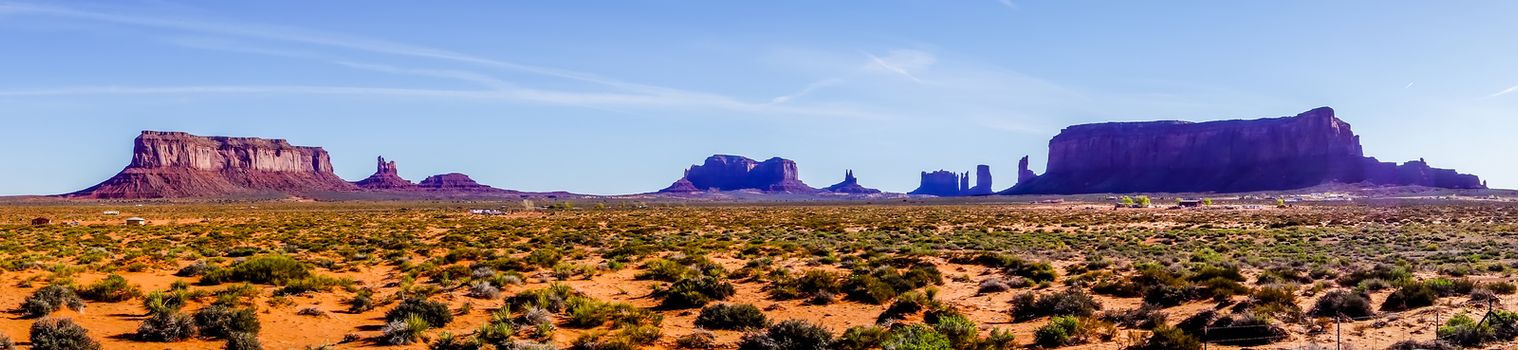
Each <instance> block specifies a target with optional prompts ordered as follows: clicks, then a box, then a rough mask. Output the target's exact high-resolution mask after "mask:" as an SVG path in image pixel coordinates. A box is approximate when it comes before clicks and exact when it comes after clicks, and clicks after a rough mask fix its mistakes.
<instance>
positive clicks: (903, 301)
mask: <svg viewBox="0 0 1518 350" xmlns="http://www.w3.org/2000/svg"><path fill="white" fill-rule="evenodd" d="M937 296H938V290H937V289H934V288H928V289H924V290H921V291H911V292H907V293H906V294H902V295H901V297H899V298H896V301H894V302H891V306H890V307H887V308H886V310H885V311H882V312H881V313H880V317H878V318H876V320H875V321H876V323H885V322H889V321H893V320H900V319H903V318H905V317H906V316H907V315H911V314H916V313H918V312H920V311H923V310H932V309H938V308H941V307H942V304H940V303H939V302H938V300H937V299H936V298H937Z"/></svg>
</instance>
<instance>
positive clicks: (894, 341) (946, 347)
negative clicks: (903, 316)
mask: <svg viewBox="0 0 1518 350" xmlns="http://www.w3.org/2000/svg"><path fill="white" fill-rule="evenodd" d="M883 345H884V348H886V349H893V350H953V349H954V346H953V344H952V343H951V342H950V341H949V338H948V337H945V336H944V335H943V334H940V333H938V331H936V330H934V329H933V328H930V327H927V326H923V325H920V324H914V325H910V326H905V327H901V328H897V329H893V330H891V333H890V335H889V336H887V337H886V340H885V343H884V344H883Z"/></svg>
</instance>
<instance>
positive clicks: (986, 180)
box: [960, 164, 996, 196]
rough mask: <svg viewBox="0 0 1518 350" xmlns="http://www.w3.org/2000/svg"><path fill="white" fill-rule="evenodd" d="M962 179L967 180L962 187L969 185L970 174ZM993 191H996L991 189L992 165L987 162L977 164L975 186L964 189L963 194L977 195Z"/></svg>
mask: <svg viewBox="0 0 1518 350" xmlns="http://www.w3.org/2000/svg"><path fill="white" fill-rule="evenodd" d="M960 181H963V182H965V184H964V185H961V186H960V187H969V186H968V185H969V181H970V177H969V176H965V178H964V179H963V180H960ZM992 192H996V191H995V190H992V189H991V166H990V165H985V164H981V165H977V166H975V187H969V188H967V189H965V190H964V191H963V194H964V195H970V196H976V195H986V194H991V193H992Z"/></svg>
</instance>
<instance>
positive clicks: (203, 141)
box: [65, 131, 356, 199]
mask: <svg viewBox="0 0 1518 350" xmlns="http://www.w3.org/2000/svg"><path fill="white" fill-rule="evenodd" d="M355 188H356V187H355V186H354V185H353V184H351V183H348V182H347V181H343V179H342V178H339V177H338V176H337V175H336V174H334V173H333V172H332V161H331V159H330V157H329V156H328V155H327V151H325V150H323V149H321V148H320V147H301V146H292V145H290V143H289V142H286V141H285V140H280V139H260V138H250V137H219V136H216V137H205V136H195V135H190V134H188V133H183V132H160V131H143V132H142V134H141V135H138V136H137V139H136V141H135V142H134V145H133V149H132V161H131V163H130V164H128V165H127V166H126V168H125V169H123V170H122V171H121V172H120V173H118V174H116V175H115V176H113V177H111V178H110V179H107V180H105V182H101V183H100V184H98V185H95V186H93V187H90V188H86V189H84V190H81V191H79V192H74V193H70V194H67V195H65V196H68V197H81V198H109V199H142V198H181V197H219V196H235V195H254V194H268V193H286V194H290V193H311V192H331V191H352V190H354V189H355Z"/></svg>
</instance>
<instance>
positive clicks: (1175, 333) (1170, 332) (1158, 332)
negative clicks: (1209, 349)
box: [1126, 326, 1202, 350]
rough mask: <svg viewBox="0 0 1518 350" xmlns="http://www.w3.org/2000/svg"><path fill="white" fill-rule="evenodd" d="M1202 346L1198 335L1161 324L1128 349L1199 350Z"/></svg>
mask: <svg viewBox="0 0 1518 350" xmlns="http://www.w3.org/2000/svg"><path fill="white" fill-rule="evenodd" d="M1201 348H1202V342H1201V341H1200V340H1197V338H1196V337H1193V336H1191V335H1190V334H1186V332H1182V331H1181V330H1179V329H1175V328H1171V327H1170V326H1159V327H1156V328H1155V329H1154V332H1153V333H1150V334H1149V338H1147V339H1145V340H1144V342H1143V343H1141V344H1134V345H1132V346H1129V347H1128V348H1127V349H1126V350H1198V349H1201Z"/></svg>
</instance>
